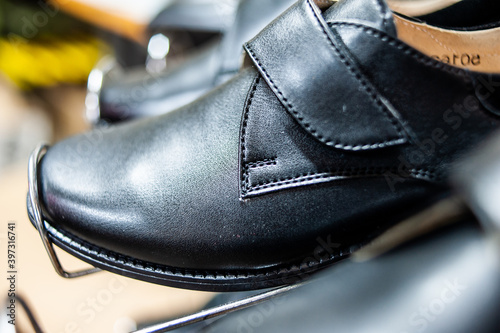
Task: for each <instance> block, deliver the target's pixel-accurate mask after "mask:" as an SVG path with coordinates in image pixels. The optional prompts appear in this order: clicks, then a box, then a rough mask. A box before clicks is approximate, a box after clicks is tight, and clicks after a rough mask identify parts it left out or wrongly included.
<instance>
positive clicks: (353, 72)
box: [245, 1, 406, 151]
mask: <svg viewBox="0 0 500 333" xmlns="http://www.w3.org/2000/svg"><path fill="white" fill-rule="evenodd" d="M306 2H307V4H308V6H309V8H310V9H311V11H312V13H313V15H314V17H315V18H316V21H317V22H316V23H318V25H319V28H320V30H321V32H322V33H323V35H324V36H325V37H326V40H327V41H328V43H329V44H330V46H331V47H332V49H333V50H334V52H335V53H336V54H337V55H338V57H339V58H340V61H341V62H342V63H343V64H344V65H345V66H346V67H347V68H348V70H349V73H350V74H351V75H352V76H353V77H354V78H355V79H356V80H357V82H358V83H359V84H361V86H362V87H363V88H364V90H365V92H366V93H367V94H368V96H369V97H370V98H371V99H372V101H373V102H374V103H375V105H376V107H377V108H378V110H379V111H380V112H381V113H382V114H383V115H384V117H385V118H386V119H387V120H389V122H390V124H391V125H392V126H393V128H394V129H395V130H396V132H397V133H398V135H399V137H398V138H394V139H390V138H388V139H386V140H384V141H380V142H372V143H363V144H358V145H350V144H347V143H342V142H335V141H333V140H332V139H331V138H325V137H324V136H323V135H321V134H318V133H317V130H316V129H315V128H314V127H313V126H311V124H309V123H308V122H306V121H304V117H303V115H302V113H300V112H299V111H297V110H295V107H294V106H293V105H292V104H291V103H290V102H289V100H288V99H287V98H286V97H285V95H284V94H283V92H282V91H281V90H280V89H279V87H278V86H277V85H276V84H275V82H274V81H273V79H272V78H271V77H270V75H269V73H268V72H267V70H266V69H265V68H264V66H263V65H262V63H261V61H260V59H259V58H258V57H257V55H256V53H255V52H254V50H253V48H252V46H251V45H250V43H247V44H245V47H246V49H247V50H248V52H249V53H250V56H251V57H252V58H253V59H254V60H255V62H256V64H257V66H258V68H259V69H260V70H261V73H262V74H263V75H264V76H265V77H266V78H267V80H268V82H269V83H270V84H271V86H272V88H273V89H274V90H275V91H276V92H277V94H278V95H279V96H280V97H281V99H282V101H283V102H284V103H285V104H286V107H287V108H288V110H289V111H290V112H292V114H294V115H295V119H296V120H297V121H298V122H299V123H300V124H301V125H302V126H303V127H304V128H305V129H306V130H307V131H308V132H309V133H310V134H311V135H313V136H314V137H315V138H316V139H318V140H319V141H320V142H323V143H324V144H326V145H327V146H331V147H334V148H338V149H344V150H354V151H356V150H369V149H375V148H383V147H387V146H392V145H398V144H401V143H404V142H406V139H405V137H406V136H405V135H404V130H403V127H402V125H401V124H399V123H398V121H397V120H396V119H395V118H394V116H391V114H390V112H388V111H387V110H385V108H384V104H383V102H382V101H381V99H380V97H379V96H378V94H377V92H376V90H375V89H374V88H372V87H369V86H368V83H367V82H366V81H365V80H364V79H363V77H362V75H361V74H360V73H357V71H356V69H355V68H353V67H352V66H351V64H350V63H349V62H348V61H347V60H346V59H345V56H344V55H343V54H342V53H341V52H340V50H339V49H338V48H337V47H336V46H335V44H334V43H333V42H332V41H331V39H330V38H329V36H328V33H327V32H326V31H325V28H324V27H323V26H322V25H321V23H320V20H319V18H318V16H317V14H316V12H315V10H314V8H313V7H312V5H311V3H310V2H309V1H306Z"/></svg>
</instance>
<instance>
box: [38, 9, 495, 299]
mask: <svg viewBox="0 0 500 333" xmlns="http://www.w3.org/2000/svg"><path fill="white" fill-rule="evenodd" d="M433 29H434V28H432V27H429V26H425V25H421V24H420V23H417V22H412V21H411V20H408V19H404V18H401V17H398V16H393V14H392V12H391V11H390V10H389V9H388V7H387V6H386V4H385V2H383V1H380V0H379V1H373V0H345V1H342V2H339V3H338V4H337V5H335V6H334V7H332V8H330V9H328V10H327V11H325V12H324V13H321V12H320V10H319V9H318V7H316V5H315V4H314V3H313V2H312V1H310V0H301V1H299V2H298V3H297V4H295V5H294V6H293V7H291V9H289V10H288V11H287V12H286V13H285V14H283V15H282V16H281V17H280V18H278V19H277V20H275V21H274V22H273V23H272V24H270V25H269V26H268V27H267V28H266V29H264V30H263V31H262V32H261V33H260V34H259V35H258V36H257V37H255V38H254V39H253V40H252V41H250V42H249V43H247V44H246V45H245V49H246V51H247V53H248V55H249V57H248V58H247V61H246V67H245V68H244V69H243V70H242V71H241V73H240V74H238V75H237V76H236V77H235V78H234V79H232V80H231V81H229V82H227V83H226V84H224V85H223V86H221V87H219V88H218V89H216V90H214V91H212V92H211V93H209V94H208V95H206V96H205V97H203V98H201V99H198V100H197V101H195V102H194V103H192V104H190V105H188V106H186V107H184V108H181V109H179V110H177V111H174V112H171V113H168V114H165V115H163V116H160V117H154V118H148V119H143V120H140V121H137V122H132V123H129V124H123V125H120V126H116V127H112V128H108V129H101V130H99V129H98V130H95V131H93V132H91V133H88V134H85V135H80V136H77V137H74V138H71V139H68V140H66V141H63V142H61V143H58V144H57V145H55V146H54V147H53V148H50V149H49V150H48V152H47V154H46V155H45V156H44V157H43V159H41V161H40V163H39V166H38V171H36V172H34V174H36V175H37V177H38V181H36V182H35V183H36V184H37V185H38V187H39V190H38V192H33V193H32V195H36V194H38V195H39V198H40V202H41V206H42V213H43V217H44V221H45V224H43V225H44V226H45V227H46V228H47V232H48V237H49V238H50V239H51V240H52V241H53V242H55V243H56V244H57V245H59V246H60V247H62V248H63V249H65V250H66V251H68V252H70V253H72V254H74V255H76V256H78V257H80V258H82V259H83V260H85V261H87V262H89V263H91V264H93V265H95V266H97V267H101V268H104V269H106V270H110V271H113V272H116V273H119V274H123V275H126V276H130V277H134V278H137V279H142V280H145V281H150V282H154V283H160V284H165V285H170V286H176V287H183V288H192V289H202V290H243V289H255V288H264V287H270V286H275V285H281V284H287V283H291V282H294V281H296V280H297V279H300V277H301V276H304V275H307V274H308V273H310V272H313V271H316V270H319V269H320V268H322V267H325V266H328V265H330V264H332V263H334V262H336V261H337V260H339V259H341V258H344V257H345V256H347V255H349V254H350V253H351V252H352V251H353V250H354V249H356V248H358V247H360V246H362V245H363V244H365V243H367V242H369V241H370V240H371V239H373V238H374V237H375V236H376V235H378V234H380V233H381V232H382V231H383V230H385V229H386V228H388V227H390V226H392V225H394V224H395V223H397V222H398V221H401V220H402V219H404V218H405V217H407V216H409V215H411V214H412V213H414V212H415V211H417V210H420V209H423V208H425V207H426V206H428V205H430V204H432V203H433V202H434V200H435V199H436V198H440V197H443V196H446V195H447V193H448V190H447V188H446V186H445V185H444V184H445V180H446V178H447V177H448V171H449V169H450V167H451V165H452V164H453V163H454V162H455V161H456V160H457V159H458V158H459V157H460V156H462V155H463V154H464V153H465V152H467V151H469V150H471V149H472V148H473V147H474V146H475V145H476V144H477V143H478V142H479V141H481V140H482V139H483V138H484V137H485V136H486V135H488V133H490V132H491V131H492V130H494V129H495V128H497V127H498V125H500V117H499V114H500V112H499V110H500V93H499V87H500V76H499V75H496V74H485V73H480V72H479V70H484V69H488V70H489V71H490V72H495V71H497V72H500V68H496V67H495V66H496V63H495V61H492V59H494V58H492V57H493V56H491V54H494V52H493V51H492V50H491V49H490V48H492V47H493V48H494V46H495V45H494V44H492V43H486V42H485V43H484V44H481V45H482V46H481V48H479V46H478V45H479V44H478V41H479V40H480V39H484V41H486V40H487V38H492V36H493V37H495V36H496V37H498V30H496V29H488V30H485V31H480V32H479V31H476V32H474V33H473V35H474V38H470V32H467V31H466V32H457V31H452V32H450V31H448V32H447V31H445V30H442V29H437V30H433ZM438 31H439V33H440V34H442V35H439V36H438V35H437V34H438ZM410 32H413V34H412V33H410ZM425 36H427V37H428V39H425ZM445 37H446V38H448V40H453V39H457V41H455V44H454V45H446V44H443V43H442V41H441V40H440V39H439V38H443V40H444V38H445ZM400 38H405V40H407V41H408V43H412V42H413V41H415V40H416V41H419V42H422V41H425V42H426V43H420V44H418V45H417V46H418V47H422V50H423V52H427V53H429V54H428V55H427V54H424V53H422V52H420V51H417V50H416V49H415V48H413V47H411V46H409V45H408V44H406V43H404V42H402V41H401V39H400ZM459 41H460V43H459ZM470 43H473V44H474V45H475V47H477V49H475V50H476V51H475V52H481V55H480V56H479V59H480V60H478V58H477V57H476V55H475V54H471V55H470V57H469V63H468V64H467V62H466V61H465V60H466V57H464V58H463V59H464V64H463V65H460V66H463V68H461V67H459V66H458V64H455V65H453V66H452V65H450V64H446V63H443V62H441V61H438V60H437V58H440V59H442V60H443V61H445V59H444V56H443V54H442V53H441V51H442V48H443V47H446V48H445V49H448V48H451V49H455V50H456V52H461V53H467V52H470V51H469V48H468V47H470ZM434 51H436V52H438V53H436V54H434V53H433V52H434ZM461 53H460V54H461ZM472 70H475V71H472ZM36 208H37V207H29V211H30V216H31V218H32V220H33V221H34V222H36V214H35V213H36V212H37V211H38V209H36Z"/></svg>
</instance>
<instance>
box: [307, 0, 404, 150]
mask: <svg viewBox="0 0 500 333" xmlns="http://www.w3.org/2000/svg"><path fill="white" fill-rule="evenodd" d="M375 1H376V0H375ZM307 4H308V6H309V8H310V9H311V11H312V13H313V15H314V17H315V18H316V23H318V24H319V27H320V29H321V31H322V32H323V35H324V36H325V37H326V40H327V41H328V43H329V44H330V46H331V47H332V49H333V50H334V51H335V53H336V54H337V56H338V57H339V59H340V61H341V62H342V63H343V64H344V65H345V66H346V67H347V69H348V70H349V72H350V74H351V75H352V76H353V77H354V78H355V79H356V81H357V82H358V83H359V84H361V86H362V87H363V88H364V90H365V92H366V93H367V94H368V96H369V97H370V98H371V99H372V101H373V102H375V105H376V106H377V107H378V109H379V111H380V112H381V113H382V114H383V115H384V116H385V117H386V119H387V120H389V122H390V123H391V125H392V126H393V128H394V129H395V130H396V132H397V133H398V134H399V138H397V139H387V140H385V142H387V143H389V142H392V141H395V143H394V144H398V143H401V140H404V138H405V137H406V135H405V134H404V128H403V126H402V125H401V124H400V123H399V122H398V121H397V120H396V119H395V117H394V116H392V115H391V113H390V111H389V110H386V107H384V103H383V102H382V100H381V99H380V96H379V95H380V94H379V93H378V92H377V91H376V89H375V88H374V87H370V86H369V82H368V81H367V80H366V79H365V78H364V77H363V75H362V74H361V73H360V72H359V70H357V69H356V68H355V67H354V66H353V65H352V64H351V63H350V61H349V59H346V56H345V55H344V54H342V52H341V50H340V48H339V47H338V46H337V45H335V43H334V42H333V41H332V39H331V38H330V36H329V35H328V32H327V31H326V29H325V27H324V26H323V25H322V24H321V19H320V18H319V17H318V14H317V13H316V11H315V10H314V8H313V6H312V4H311V3H310V1H309V0H307ZM379 5H380V4H379ZM379 10H380V12H381V14H382V15H383V12H382V7H381V5H380V9H379ZM383 17H384V20H385V15H383ZM383 143H384V142H382V144H383ZM373 145H375V144H373ZM358 146H363V145H358ZM364 146H366V145H364ZM361 149H363V148H362V147H361Z"/></svg>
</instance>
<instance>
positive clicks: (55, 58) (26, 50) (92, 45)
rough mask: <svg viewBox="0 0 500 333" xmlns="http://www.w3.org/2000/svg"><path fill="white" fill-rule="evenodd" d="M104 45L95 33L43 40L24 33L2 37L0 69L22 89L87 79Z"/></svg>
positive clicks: (82, 81)
mask: <svg viewBox="0 0 500 333" xmlns="http://www.w3.org/2000/svg"><path fill="white" fill-rule="evenodd" d="M11 36H12V35H11ZM103 48H104V44H103V43H102V42H101V41H100V40H98V39H97V38H95V37H81V38H78V39H59V38H53V39H51V40H46V41H44V42H41V41H37V42H33V41H29V42H28V41H26V40H25V39H23V38H21V37H15V38H12V37H10V38H9V39H0V71H1V72H3V73H4V74H5V75H6V76H7V77H8V78H9V79H10V80H11V81H12V82H13V83H14V84H16V85H17V86H18V87H19V88H22V89H28V88H33V87H40V86H52V85H56V84H59V83H84V82H85V81H86V80H87V77H88V75H89V73H90V71H91V70H92V68H93V67H94V65H95V64H96V63H97V61H98V60H99V58H100V57H101V55H102V54H101V53H102V50H103Z"/></svg>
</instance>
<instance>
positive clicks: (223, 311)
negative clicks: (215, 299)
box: [134, 282, 306, 333]
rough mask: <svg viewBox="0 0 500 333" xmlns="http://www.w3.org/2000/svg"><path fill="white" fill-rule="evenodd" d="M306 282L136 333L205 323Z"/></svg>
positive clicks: (155, 332) (153, 332)
mask: <svg viewBox="0 0 500 333" xmlns="http://www.w3.org/2000/svg"><path fill="white" fill-rule="evenodd" d="M305 283H306V282H302V283H298V284H294V285H290V286H286V287H280V288H277V289H273V290H270V291H267V292H264V293H261V294H258V295H255V296H250V297H247V298H243V299H241V300H239V301H235V302H231V303H227V304H223V305H220V306H217V307H213V308H211V309H207V310H203V311H200V312H198V313H194V314H192V315H188V316H185V317H182V318H178V319H174V320H171V321H168V322H165V323H161V324H157V325H154V326H150V327H147V328H144V329H140V330H138V331H135V332H134V333H161V332H169V331H172V330H174V329H177V328H181V327H184V326H186V325H190V324H194V323H198V322H200V321H204V320H207V319H210V318H215V317H219V316H223V315H226V314H228V313H231V312H234V311H238V310H242V309H245V308H248V307H250V306H253V305H257V304H259V303H262V302H264V301H267V300H270V299H272V298H275V297H278V296H281V295H283V294H284V293H286V292H289V291H290V290H293V289H296V288H299V287H301V286H302V285H304V284H305Z"/></svg>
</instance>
